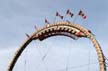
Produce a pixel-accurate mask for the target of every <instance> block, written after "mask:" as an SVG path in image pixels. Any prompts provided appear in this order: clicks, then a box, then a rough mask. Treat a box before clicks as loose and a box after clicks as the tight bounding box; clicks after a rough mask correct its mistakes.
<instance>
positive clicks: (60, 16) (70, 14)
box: [26, 9, 87, 38]
mask: <svg viewBox="0 0 108 71" xmlns="http://www.w3.org/2000/svg"><path fill="white" fill-rule="evenodd" d="M66 15H68V16H70V17H71V18H72V17H73V16H74V14H73V13H72V12H71V11H70V10H69V9H68V10H67V11H66ZM77 16H81V17H82V18H83V19H86V18H87V16H86V15H85V13H84V12H83V11H82V10H80V11H79V12H78V14H77ZM56 17H59V18H60V19H64V16H62V15H61V14H60V13H59V12H56ZM67 22H69V21H67ZM45 23H47V24H50V22H49V21H48V20H47V19H45ZM34 28H35V29H37V27H36V26H34ZM26 36H27V37H28V38H29V37H30V36H29V35H28V34H27V33H26Z"/></svg>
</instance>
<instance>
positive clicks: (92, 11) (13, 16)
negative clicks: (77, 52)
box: [0, 0, 108, 71]
mask: <svg viewBox="0 0 108 71" xmlns="http://www.w3.org/2000/svg"><path fill="white" fill-rule="evenodd" d="M67 9H70V10H71V12H72V13H74V15H77V13H78V12H79V10H83V11H84V13H85V14H86V15H87V19H85V20H83V19H82V18H81V17H78V18H77V20H76V23H78V24H80V25H82V26H84V27H86V28H88V29H90V30H91V31H92V32H93V33H94V34H95V38H96V39H97V40H98V42H99V44H100V45H101V48H102V50H103V53H104V54H105V56H107V49H108V44H107V43H108V38H107V36H108V31H107V29H108V28H107V27H108V20H107V19H108V0H0V71H1V70H2V71H3V70H5V68H6V66H7V64H8V62H9V60H10V58H11V57H12V55H13V54H14V52H15V50H16V49H17V48H18V47H19V46H20V45H21V43H22V42H23V41H24V40H25V39H26V38H27V37H26V36H25V33H28V34H32V33H33V32H34V31H35V29H34V25H36V26H37V27H39V28H41V27H42V26H44V25H45V23H44V19H45V18H47V19H48V20H49V22H51V23H53V21H54V18H55V13H56V11H58V12H60V13H61V14H62V15H65V13H66V10H67ZM74 18H75V16H74V17H73V18H69V17H67V18H66V19H68V20H70V21H73V20H74ZM57 19H58V20H57V21H62V20H60V19H59V18H57ZM57 38H58V39H60V40H58V41H57V42H58V43H59V42H61V43H64V42H62V41H63V40H62V39H63V38H64V37H57ZM52 39H53V38H52ZM54 39H55V38H54ZM54 39H53V40H52V41H54ZM64 39H65V40H66V41H68V40H69V38H64ZM65 40H64V41H65ZM86 40H87V39H86ZM69 41H70V40H69ZM69 41H68V42H69ZM79 41H84V42H77V43H81V45H82V47H84V43H86V42H85V40H82V39H81V40H79ZM87 41H88V45H87V46H89V43H90V41H89V40H87ZM44 42H45V41H44ZM74 42H76V41H74ZM74 42H73V43H74ZM45 43H47V44H48V45H49V44H50V45H51V46H53V47H55V46H56V44H55V45H54V44H52V43H50V42H49V41H46V42H45ZM69 43H70V42H69ZM71 44H72V43H70V44H66V45H65V47H68V45H69V47H70V46H71ZM74 44H75V43H74ZM43 45H45V44H43ZM50 45H49V46H50ZM61 45H62V44H61ZM90 45H92V44H90ZM62 46H63V45H62ZM62 46H61V47H62ZM73 47H75V46H73ZM77 47H78V46H77ZM84 49H86V48H84ZM15 71H16V70H15ZM17 71H20V70H17ZM34 71H35V70H34Z"/></svg>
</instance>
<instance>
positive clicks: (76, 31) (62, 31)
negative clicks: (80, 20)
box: [7, 22, 106, 71]
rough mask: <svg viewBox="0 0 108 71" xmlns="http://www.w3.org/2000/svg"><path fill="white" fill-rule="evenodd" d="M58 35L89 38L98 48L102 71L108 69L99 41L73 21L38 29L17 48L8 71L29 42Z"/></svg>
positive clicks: (9, 70)
mask: <svg viewBox="0 0 108 71" xmlns="http://www.w3.org/2000/svg"><path fill="white" fill-rule="evenodd" d="M56 35H63V36H68V37H70V38H73V39H78V38H82V37H83V38H89V39H90V40H91V42H92V44H93V45H94V47H95V49H96V52H97V56H98V61H99V66H100V71H106V65H105V59H104V55H103V52H102V50H101V47H100V45H99V43H98V42H97V40H96V39H95V38H94V36H93V34H92V33H91V32H90V31H89V30H88V29H86V28H84V27H82V26H80V25H79V24H74V23H72V22H57V23H54V24H48V25H46V26H44V27H43V28H41V29H38V30H36V31H35V32H34V33H33V34H32V35H30V36H29V38H27V39H26V41H25V42H24V43H23V44H22V45H21V46H20V47H19V48H18V49H17V51H16V52H15V54H14V56H13V58H12V60H11V61H10V63H9V66H8V69H7V71H12V70H13V68H14V66H15V64H16V62H17V61H18V58H19V57H20V55H21V54H22V52H23V51H24V49H25V48H26V47H27V45H29V43H30V42H32V40H40V41H42V40H44V39H46V38H48V37H51V36H56Z"/></svg>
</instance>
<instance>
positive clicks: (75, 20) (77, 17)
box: [73, 14, 78, 23]
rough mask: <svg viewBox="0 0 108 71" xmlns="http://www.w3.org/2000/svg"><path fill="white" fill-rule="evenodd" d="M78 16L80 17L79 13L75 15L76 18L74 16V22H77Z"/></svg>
mask: <svg viewBox="0 0 108 71" xmlns="http://www.w3.org/2000/svg"><path fill="white" fill-rule="evenodd" d="M77 18H78V14H77V15H76V16H75V18H74V20H73V23H75V22H76V20H77Z"/></svg>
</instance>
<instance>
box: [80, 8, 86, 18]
mask: <svg viewBox="0 0 108 71" xmlns="http://www.w3.org/2000/svg"><path fill="white" fill-rule="evenodd" d="M78 15H79V16H81V17H82V18H83V19H86V18H87V16H86V15H85V14H84V12H83V11H82V10H80V11H79V13H78Z"/></svg>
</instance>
